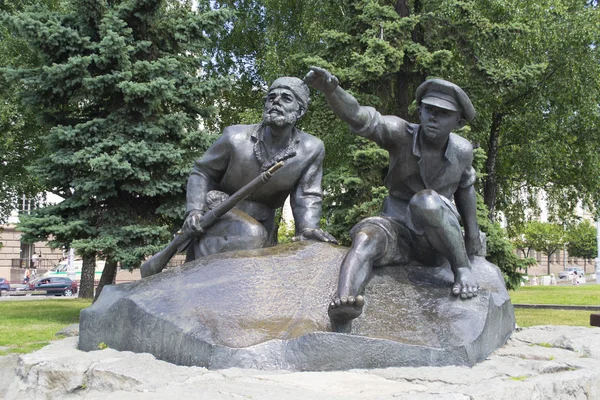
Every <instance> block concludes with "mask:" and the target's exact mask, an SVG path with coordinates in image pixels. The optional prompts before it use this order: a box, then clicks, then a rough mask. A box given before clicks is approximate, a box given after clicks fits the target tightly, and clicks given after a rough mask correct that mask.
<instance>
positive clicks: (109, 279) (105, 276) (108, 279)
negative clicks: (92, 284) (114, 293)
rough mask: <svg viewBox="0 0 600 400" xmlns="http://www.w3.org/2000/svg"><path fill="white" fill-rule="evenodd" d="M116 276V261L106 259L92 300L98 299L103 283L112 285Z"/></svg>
mask: <svg viewBox="0 0 600 400" xmlns="http://www.w3.org/2000/svg"><path fill="white" fill-rule="evenodd" d="M116 277H117V262H116V261H107V262H106V264H105V265H104V270H102V276H101V277H100V283H98V288H97V289H96V295H95V296H94V302H95V301H96V300H98V297H99V296H100V293H102V288H104V285H112V284H113V283H115V278H116Z"/></svg>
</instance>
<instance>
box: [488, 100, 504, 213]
mask: <svg viewBox="0 0 600 400" xmlns="http://www.w3.org/2000/svg"><path fill="white" fill-rule="evenodd" d="M503 117H504V114H501V113H497V112H494V114H493V115H492V127H491V129H490V140H489V144H488V151H487V160H486V162H485V172H486V174H487V177H486V179H485V185H484V188H483V201H484V203H485V205H486V206H487V208H488V210H489V214H488V218H489V220H490V221H492V222H493V221H494V213H495V211H496V197H497V194H498V176H497V172H496V160H497V157H498V143H499V139H500V125H501V124H502V118H503Z"/></svg>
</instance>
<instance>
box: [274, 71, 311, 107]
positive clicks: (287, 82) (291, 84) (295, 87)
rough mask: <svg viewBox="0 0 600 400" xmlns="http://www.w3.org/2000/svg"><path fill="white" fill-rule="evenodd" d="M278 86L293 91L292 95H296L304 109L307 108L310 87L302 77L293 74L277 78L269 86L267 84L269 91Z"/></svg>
mask: <svg viewBox="0 0 600 400" xmlns="http://www.w3.org/2000/svg"><path fill="white" fill-rule="evenodd" d="M280 88H283V89H288V90H290V91H291V92H292V93H294V96H296V99H297V100H298V103H300V105H301V106H302V107H303V108H304V109H305V110H306V109H307V108H308V103H309V102H310V89H309V88H308V85H306V83H304V81H303V80H302V79H298V78H296V77H293V76H284V77H282V78H277V79H275V80H274V81H273V83H272V84H271V86H269V92H270V91H271V90H273V89H280Z"/></svg>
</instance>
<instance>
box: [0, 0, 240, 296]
mask: <svg viewBox="0 0 600 400" xmlns="http://www.w3.org/2000/svg"><path fill="white" fill-rule="evenodd" d="M199 3H200V4H199V5H198V9H197V11H193V10H192V4H191V1H176V0H72V1H70V2H69V3H68V5H69V7H67V8H65V9H63V10H62V11H61V12H51V11H50V10H48V9H44V8H40V7H38V8H35V9H30V10H28V11H26V12H22V13H16V14H12V15H6V14H4V15H3V21H4V23H5V24H6V26H9V27H10V29H11V32H12V34H14V35H18V36H20V37H22V38H23V39H25V40H27V42H28V43H29V46H31V48H34V49H36V51H37V52H38V54H39V57H40V59H41V60H42V61H43V66H41V67H32V68H21V69H4V70H3V73H4V76H5V78H6V79H9V80H15V81H19V82H21V84H22V85H23V87H22V91H21V95H22V97H23V99H24V102H25V104H26V105H28V106H30V107H33V108H35V109H36V110H38V111H37V112H38V115H39V116H40V117H41V119H42V121H43V123H44V125H45V126H47V127H48V128H49V133H48V134H47V135H45V137H44V142H45V144H46V146H47V151H48V153H47V155H46V156H45V157H42V158H40V159H39V160H38V162H37V163H36V170H35V171H36V173H37V174H38V176H39V177H40V179H42V181H43V183H44V184H45V185H46V186H47V187H48V188H51V190H52V191H53V192H54V193H56V194H58V195H60V196H62V197H63V198H64V199H65V200H64V201H63V202H61V203H59V204H57V205H54V206H50V207H46V208H43V209H39V210H36V212H35V213H32V215H31V216H29V217H24V218H23V219H22V222H21V224H20V226H19V228H20V229H21V230H22V231H24V232H25V235H24V238H25V239H27V240H45V239H50V242H49V244H50V245H51V246H55V247H57V246H62V245H65V246H72V247H73V248H75V249H76V251H77V252H78V253H79V254H80V255H81V256H82V257H83V267H82V278H81V296H82V297H88V298H89V297H92V296H93V284H94V282H93V280H94V263H95V259H96V257H101V258H105V259H106V260H107V266H106V267H105V269H104V273H103V275H102V278H101V284H103V283H110V282H112V280H113V277H114V273H115V271H116V265H117V263H120V264H121V266H122V267H127V268H133V267H136V266H138V265H139V264H140V261H141V260H142V259H143V258H144V257H145V256H147V255H149V254H152V253H154V252H156V251H157V250H159V249H160V247H161V245H162V244H164V243H165V242H166V241H167V240H168V239H169V237H170V232H172V230H173V228H174V224H175V223H176V222H178V223H180V222H181V217H182V215H183V211H184V210H183V204H184V203H185V201H184V197H183V193H184V186H185V181H186V178H187V175H188V172H189V168H190V166H191V164H192V160H193V158H195V157H196V156H198V154H199V153H201V152H203V151H204V150H205V149H206V148H207V146H208V145H209V144H210V142H211V140H212V135H210V134H209V131H208V128H210V126H211V125H210V118H211V117H212V116H213V114H214V111H215V110H214V104H215V100H214V99H215V98H216V97H218V95H219V94H220V93H221V91H222V90H223V89H224V88H226V87H227V83H228V81H227V79H226V78H211V77H208V76H206V74H203V69H205V67H206V66H207V65H208V64H209V63H210V62H211V53H210V51H209V50H210V47H211V37H212V36H213V35H214V34H215V33H216V32H218V31H219V30H220V29H222V27H223V26H224V25H225V23H226V21H227V20H228V18H229V17H230V15H231V13H230V12H229V11H227V10H212V9H211V8H210V5H209V2H208V1H201V2H199ZM199 117H202V118H203V122H204V126H205V127H206V128H204V129H201V128H200V121H199Z"/></svg>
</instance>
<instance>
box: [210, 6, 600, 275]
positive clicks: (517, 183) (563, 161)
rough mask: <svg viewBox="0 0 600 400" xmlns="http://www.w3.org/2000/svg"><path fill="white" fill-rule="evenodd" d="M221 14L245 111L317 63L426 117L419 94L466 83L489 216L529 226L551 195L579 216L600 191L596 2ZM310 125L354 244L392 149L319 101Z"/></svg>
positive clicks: (333, 216)
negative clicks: (432, 84)
mask: <svg viewBox="0 0 600 400" xmlns="http://www.w3.org/2000/svg"><path fill="white" fill-rule="evenodd" d="M216 4H217V6H219V5H223V6H225V5H226V6H230V7H235V8H236V10H238V13H237V20H236V23H235V25H234V27H233V29H231V30H229V31H228V32H227V34H225V35H224V36H223V37H221V40H220V42H219V44H220V49H221V50H222V53H221V57H222V59H223V60H230V62H229V63H227V62H226V63H223V64H222V65H223V66H226V67H227V68H234V69H235V70H236V71H237V76H240V79H239V80H237V81H236V82H234V85H240V87H243V88H245V90H239V91H236V92H239V93H241V94H240V95H234V96H233V97H229V98H228V102H229V103H228V104H231V105H232V107H231V108H232V109H234V110H235V109H238V110H245V111H248V110H249V109H250V108H253V107H254V106H255V105H256V104H258V99H259V96H258V95H256V96H252V95H251V94H252V93H253V91H252V88H256V87H260V86H261V85H264V84H265V83H266V82H268V81H269V80H270V79H272V78H274V77H275V76H278V75H284V74H286V75H296V76H303V75H304V74H305V73H306V71H307V67H308V66H309V65H311V64H314V65H319V66H323V67H325V68H328V69H329V70H331V71H332V72H333V73H335V74H336V76H337V77H338V78H339V79H340V81H341V83H342V86H343V87H344V88H345V89H347V90H349V91H350V92H351V93H352V94H353V95H355V96H356V97H357V98H358V99H359V101H360V102H361V103H363V104H369V105H373V106H375V107H376V108H377V109H378V110H379V111H381V112H382V113H385V114H395V115H398V116H400V117H403V118H405V119H408V120H411V121H416V120H417V115H416V107H415V104H414V102H413V99H414V97H413V96H414V92H415V89H416V87H417V85H419V84H420V83H421V82H423V81H424V80H425V79H427V78H429V77H441V78H445V79H448V80H451V81H453V82H455V83H457V84H458V85H460V86H462V87H464V88H465V89H466V91H467V92H468V93H469V95H470V96H471V98H472V100H473V102H474V103H475V108H476V109H477V110H478V117H477V119H476V120H475V121H474V122H473V123H472V124H471V125H470V129H465V130H463V131H462V132H460V133H461V134H462V135H464V136H466V137H468V138H469V139H471V141H472V142H473V143H474V144H475V145H479V146H481V148H483V149H484V151H485V153H486V156H487V158H486V162H485V167H484V168H483V169H482V171H483V172H484V173H483V174H482V175H481V176H480V182H479V183H478V190H479V192H480V193H481V195H482V196H483V199H484V203H485V204H486V205H487V208H488V218H490V219H492V218H491V217H493V216H494V215H495V214H496V213H497V212H498V211H504V212H505V214H506V215H507V217H508V219H509V222H511V223H512V222H518V221H520V220H523V219H524V210H525V209H527V208H533V207H536V203H535V201H536V198H537V196H536V195H537V192H538V191H541V190H545V191H546V192H547V193H549V196H550V200H551V202H552V203H553V204H554V205H557V207H556V208H555V209H558V210H565V212H568V210H569V209H570V208H571V207H572V206H573V205H574V204H575V200H576V199H577V198H588V199H589V198H591V197H593V195H594V194H595V193H597V192H598V185H599V183H600V175H598V173H597V171H600V168H599V167H600V165H598V163H599V161H600V159H599V158H598V157H597V154H599V153H598V150H599V149H598V148H597V146H598V145H599V143H598V141H597V140H595V139H594V135H595V134H596V133H595V132H596V131H597V128H598V121H599V116H600V114H599V113H598V107H597V98H598V88H599V85H598V80H599V77H600V70H599V69H598V68H600V63H599V62H598V59H599V58H598V55H599V52H598V48H597V46H594V45H593V44H594V43H597V41H598V32H600V30H599V29H598V21H600V18H598V12H599V11H598V8H597V4H596V3H595V2H582V1H579V0H567V1H562V0H542V1H537V0H535V1H534V0H526V1H521V0H519V1H517V0H509V1H504V0H503V1H500V0H492V1H490V0H468V1H464V0H451V1H444V2H422V1H414V2H411V1H407V0H396V1H390V0H360V1H319V2H317V1H316V0H306V1H303V2H297V1H292V0H287V1H286V0H284V1H281V0H248V1H246V0H222V1H217V2H216ZM235 60H244V62H243V63H237V64H236V63H235ZM234 65H235V67H233V66H234ZM591 71H594V72H592V73H590V72H591ZM249 94H250V95H249ZM253 101H255V103H252V102H253ZM252 104H254V105H252ZM244 115H247V114H244ZM302 126H303V128H305V129H306V130H307V131H309V132H311V133H313V134H317V135H319V136H320V137H321V138H322V139H323V141H324V142H325V147H326V149H327V157H326V160H325V176H324V184H325V191H326V198H325V203H324V204H325V206H326V217H327V224H328V227H327V229H329V230H330V231H331V232H333V233H334V234H336V235H337V236H339V238H340V239H341V241H342V243H345V244H347V243H348V239H349V238H348V236H347V232H348V231H349V229H350V227H351V226H352V225H353V224H355V223H356V222H358V221H359V220H360V219H361V218H364V217H366V216H369V215H373V214H374V213H377V212H378V210H379V205H380V204H381V198H382V196H383V195H385V189H384V188H382V184H381V182H382V179H383V177H384V176H385V173H386V167H387V160H386V155H385V152H383V151H382V150H381V149H378V148H377V147H376V146H374V145H373V144H372V143H370V142H368V141H365V140H363V139H361V138H357V137H354V136H352V135H349V134H348V129H347V127H345V126H344V125H343V124H341V123H340V122H339V121H338V120H336V119H335V117H334V116H333V115H332V114H331V112H330V111H329V110H328V107H327V105H326V104H325V102H324V99H323V97H322V96H321V95H319V94H317V95H316V96H315V97H314V101H313V104H312V106H311V109H310V110H309V113H308V114H307V116H306V118H305V119H304V120H303V121H302ZM584 170H585V171H590V173H589V174H583V173H582V171H584ZM524 188H525V189H526V190H523V189H524ZM520 193H525V195H523V196H521V195H517V194H520ZM480 225H482V226H484V225H485V224H484V222H483V221H480ZM491 237H494V235H490V238H491ZM506 248H508V247H506ZM499 254H500V253H499ZM501 254H506V255H507V257H511V256H508V254H510V252H501ZM509 265H512V266H514V265H515V264H514V263H512V262H509ZM510 268H512V267H509V269H510Z"/></svg>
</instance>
